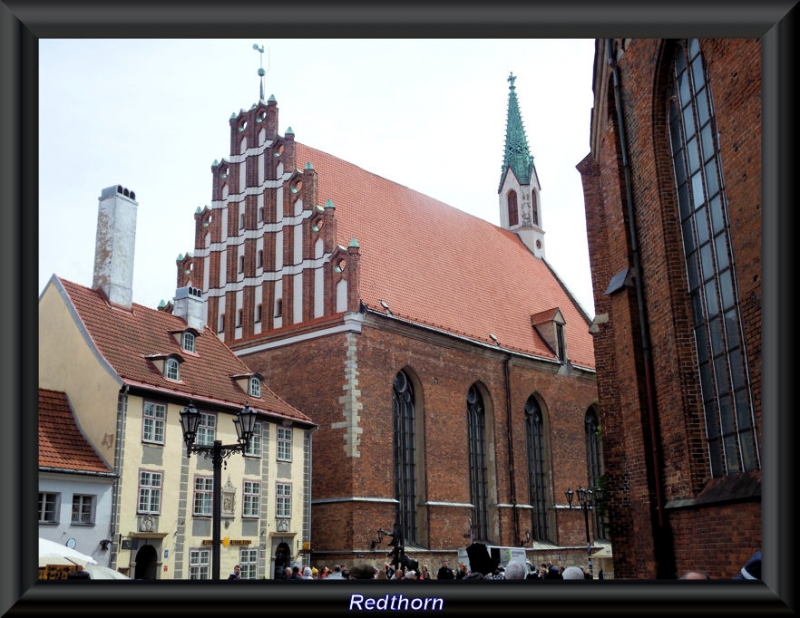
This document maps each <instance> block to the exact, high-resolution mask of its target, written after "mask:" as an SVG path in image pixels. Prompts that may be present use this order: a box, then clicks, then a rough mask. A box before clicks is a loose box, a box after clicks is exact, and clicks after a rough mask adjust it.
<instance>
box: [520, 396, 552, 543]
mask: <svg viewBox="0 0 800 618" xmlns="http://www.w3.org/2000/svg"><path fill="white" fill-rule="evenodd" d="M525 437H526V439H527V443H528V488H529V493H530V501H531V506H532V507H533V510H532V512H531V534H532V535H533V538H534V539H535V540H537V541H546V540H548V539H549V538H550V533H549V527H548V525H547V499H546V496H547V484H546V478H547V477H546V470H545V465H546V458H545V444H544V423H543V420H542V411H541V409H540V408H539V402H537V401H536V398H535V397H534V396H533V395H531V396H530V397H528V401H527V403H526V404H525Z"/></svg>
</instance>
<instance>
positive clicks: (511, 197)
mask: <svg viewBox="0 0 800 618" xmlns="http://www.w3.org/2000/svg"><path fill="white" fill-rule="evenodd" d="M518 224H519V207H518V206H517V192H516V191H509V192H508V227H513V226H515V225H518Z"/></svg>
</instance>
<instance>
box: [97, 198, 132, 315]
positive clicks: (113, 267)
mask: <svg viewBox="0 0 800 618" xmlns="http://www.w3.org/2000/svg"><path fill="white" fill-rule="evenodd" d="M99 199H100V203H99V204H98V208H97V240H96V242H95V249H94V280H93V282H92V288H93V289H95V290H97V289H101V290H103V292H104V293H105V295H106V296H107V297H108V300H109V301H110V302H112V303H114V304H116V305H121V306H123V307H127V308H129V309H130V307H131V304H132V302H133V254H134V249H135V248H136V210H137V208H138V206H139V204H138V203H137V202H136V195H135V194H134V193H133V191H128V189H125V188H124V187H122V186H121V185H115V186H113V187H107V188H106V189H103V191H102V192H101V193H100V198H99Z"/></svg>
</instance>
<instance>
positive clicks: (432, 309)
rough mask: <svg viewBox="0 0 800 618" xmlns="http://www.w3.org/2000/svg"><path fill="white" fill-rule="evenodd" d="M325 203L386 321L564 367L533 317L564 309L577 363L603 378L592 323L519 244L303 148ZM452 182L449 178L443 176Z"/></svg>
mask: <svg viewBox="0 0 800 618" xmlns="http://www.w3.org/2000/svg"><path fill="white" fill-rule="evenodd" d="M308 162H310V163H311V164H312V166H313V167H314V169H315V170H316V171H317V177H318V193H317V195H318V199H319V201H320V204H319V205H320V206H324V205H325V203H326V202H327V200H328V199H330V200H332V202H333V205H334V207H335V215H336V221H337V235H338V239H337V242H338V244H340V245H342V246H343V247H347V246H348V245H349V244H350V242H351V240H352V239H353V238H355V239H356V241H357V242H358V244H359V246H360V247H361V256H362V257H361V300H362V301H363V302H364V303H365V304H366V305H367V306H368V307H369V308H370V309H375V310H377V311H382V312H384V311H385V310H384V309H383V308H382V307H381V305H380V303H379V300H384V301H385V302H386V304H387V305H388V306H389V309H390V310H391V312H392V314H394V316H396V317H399V318H404V319H406V320H410V321H412V322H416V323H420V324H424V325H428V326H431V327H434V328H438V329H442V330H445V331H447V332H450V333H453V334H455V335H459V336H464V337H467V338H469V339H474V340H478V341H482V342H486V343H487V344H489V345H493V344H494V342H493V341H492V339H491V338H490V337H489V334H490V333H491V334H493V335H495V336H496V337H497V340H498V342H499V345H500V346H501V347H503V348H507V349H512V350H515V351H518V352H521V353H524V354H530V355H534V356H538V357H544V358H548V359H555V354H554V351H553V350H551V349H550V348H549V347H548V346H547V344H546V343H545V342H544V341H543V340H542V339H541V337H540V336H539V334H538V333H537V332H536V329H535V328H533V327H532V325H531V316H532V315H534V314H538V313H541V312H544V311H548V310H551V309H554V308H559V309H560V310H561V314H562V315H563V317H564V320H565V321H566V325H565V333H566V336H567V351H568V354H569V358H570V361H571V362H572V363H573V364H575V365H579V366H581V367H587V368H591V369H594V366H595V361H594V345H593V340H592V336H591V335H590V334H589V326H590V320H589V318H588V316H586V314H585V313H584V311H583V310H582V309H581V308H580V306H579V305H578V304H577V303H576V302H575V301H574V300H573V299H572V297H571V296H570V295H569V293H568V292H567V291H566V289H565V287H564V285H563V283H562V282H561V281H560V280H559V278H558V276H557V275H556V274H555V272H554V271H553V270H552V268H551V267H550V266H549V265H548V264H547V263H546V262H545V261H543V260H540V259H538V258H536V257H534V255H533V254H532V253H531V252H530V251H529V250H528V249H527V247H526V246H525V245H524V244H523V243H522V241H520V240H519V238H518V237H517V235H516V234H514V233H512V232H509V231H507V230H504V229H502V228H500V227H498V226H496V225H493V224H491V223H489V222H487V221H484V220H483V219H480V218H478V217H474V216H472V215H470V214H467V213H465V212H463V211H460V210H458V209H456V208H453V207H452V206H448V205H447V204H445V203H443V202H440V201H438V200H435V199H433V198H430V197H428V196H426V195H423V194H421V193H418V192H416V191H414V190H412V189H409V188H407V187H404V186H402V185H399V184H397V183H394V182H391V181H389V180H386V179H385V178H382V177H380V176H377V175H375V174H372V173H371V172H368V171H366V170H364V169H362V168H360V167H358V166H356V165H353V164H352V163H348V162H347V161H343V160H341V159H338V158H336V157H334V156H332V155H329V154H327V153H325V152H322V151H320V150H316V149H314V148H311V147H309V146H305V145H304V144H300V143H298V144H296V164H297V167H298V168H299V169H302V168H303V167H305V165H306V163H308ZM443 173H444V172H443Z"/></svg>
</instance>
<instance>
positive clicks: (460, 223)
mask: <svg viewBox="0 0 800 618" xmlns="http://www.w3.org/2000/svg"><path fill="white" fill-rule="evenodd" d="M515 79H516V77H514V76H513V75H512V76H511V77H509V83H510V89H509V96H508V118H507V130H506V139H505V153H504V156H503V159H502V171H501V174H500V178H499V187H498V207H499V209H500V221H501V224H500V226H497V225H493V224H491V223H489V222H487V221H485V220H483V219H480V218H477V217H475V216H472V215H469V214H466V213H464V212H462V211H460V210H458V209H457V208H454V207H453V206H451V205H448V204H444V203H442V202H440V201H438V200H436V199H433V198H431V197H428V196H426V195H423V194H421V193H419V192H417V191H414V190H413V189H410V188H407V187H404V186H401V185H399V184H397V183H395V182H392V181H391V180H388V179H386V178H382V177H380V176H377V175H375V174H373V173H371V172H369V171H368V170H366V169H362V168H360V167H358V166H356V165H354V164H352V163H349V162H347V161H344V160H342V159H339V158H337V157H336V156H334V155H332V154H329V153H327V152H323V151H321V150H318V149H315V148H314V147H313V146H310V145H306V144H304V143H302V142H300V141H297V139H296V138H295V133H294V131H293V130H292V129H291V128H287V129H286V130H285V132H283V133H281V132H280V131H279V126H280V125H279V117H278V104H277V101H276V99H275V97H274V96H270V97H269V98H267V99H265V97H264V85H263V73H262V83H261V93H260V96H259V100H258V102H257V103H255V104H254V105H252V107H251V108H250V109H247V110H241V111H240V112H239V113H234V114H233V115H232V116H231V118H230V120H229V124H230V144H229V147H230V154H229V155H228V156H227V157H225V158H223V159H221V160H218V161H215V162H214V163H213V165H212V166H211V175H212V179H213V181H212V186H213V189H212V194H211V196H210V205H208V206H206V207H204V208H199V209H198V210H197V212H196V213H195V215H194V219H195V246H194V249H193V251H192V252H191V253H188V254H186V255H181V256H179V258H178V260H177V271H178V277H177V283H178V287H184V286H190V287H192V288H197V289H198V290H200V292H201V294H202V297H203V299H204V300H205V302H206V309H207V324H208V325H209V327H210V328H211V329H212V330H213V331H214V332H216V333H217V335H218V336H219V338H221V339H222V340H223V341H224V342H225V344H226V345H227V346H228V347H230V349H231V350H233V351H234V353H235V354H236V355H238V356H239V357H240V358H241V359H242V360H243V361H244V362H245V363H246V364H247V365H248V367H250V369H251V370H252V371H256V372H258V373H259V374H260V375H262V376H264V379H265V382H266V383H267V384H269V386H270V388H271V389H272V390H274V391H275V393H276V394H277V395H278V396H279V397H281V398H282V399H284V400H285V401H286V402H288V403H289V404H290V405H291V406H293V407H295V408H296V409H299V410H302V411H303V412H304V414H306V415H308V416H309V417H310V418H311V419H312V420H313V422H314V423H315V424H316V425H318V426H319V429H318V431H316V433H315V434H314V436H313V443H314V446H313V453H314V457H313V464H312V469H311V487H312V495H311V521H312V524H311V536H310V546H309V547H307V548H303V551H306V552H308V556H307V557H304V558H302V560H303V561H304V562H311V564H315V565H320V566H322V565H328V566H332V565H333V564H337V563H345V564H354V563H355V562H356V561H363V560H367V561H369V562H372V563H374V564H378V565H381V564H383V562H384V561H386V560H387V558H386V555H387V553H388V551H389V550H390V549H391V548H390V547H389V546H388V541H389V537H385V536H384V532H382V531H392V530H394V525H395V523H397V524H398V525H399V526H400V530H401V531H402V534H403V538H404V544H405V551H406V553H407V554H408V555H409V556H410V557H412V558H415V559H418V560H420V562H427V563H429V564H430V565H431V566H433V565H437V566H438V564H439V562H440V561H441V560H442V559H445V558H447V559H449V560H450V561H451V564H452V563H455V560H456V557H457V550H458V548H460V547H465V546H468V545H470V544H471V543H472V542H481V543H485V544H487V545H500V546H516V547H521V546H524V547H526V548H527V551H528V555H529V557H530V558H531V559H532V560H538V556H541V557H542V558H543V559H544V557H551V558H552V559H553V561H554V562H555V561H558V562H559V563H561V564H570V563H576V564H580V565H583V566H585V565H586V560H587V545H586V533H585V527H584V517H583V514H582V512H581V510H580V509H579V508H576V505H575V504H573V505H570V504H569V503H568V502H567V498H566V493H565V492H566V491H567V490H568V489H573V490H576V489H577V488H578V487H579V486H583V487H590V486H596V485H598V484H600V483H602V461H601V444H600V435H601V432H600V431H599V427H598V417H597V390H596V378H595V355H594V347H593V339H592V335H591V334H590V332H589V328H590V325H591V318H590V317H589V316H588V315H587V314H586V312H585V310H584V309H583V308H582V307H581V306H580V305H579V303H578V302H577V301H576V299H575V297H574V296H573V295H572V294H571V293H570V291H569V290H568V289H567V287H566V286H565V285H564V283H563V281H562V280H561V279H560V278H559V276H558V274H557V273H556V272H555V271H554V269H553V267H552V266H551V265H550V263H548V261H547V257H546V251H545V230H546V228H545V225H544V221H545V219H546V217H545V215H546V206H545V202H544V200H543V198H542V188H541V186H540V182H539V178H538V176H537V173H536V167H535V165H534V161H533V156H532V154H531V150H530V148H529V144H528V140H527V137H526V134H525V130H524V126H523V123H522V117H521V113H520V109H519V102H518V100H517V94H516V90H515V85H514V81H515ZM498 137H499V136H498ZM464 164H466V161H465V162H464ZM432 170H434V168H433V167H432ZM438 173H443V172H438ZM592 520H593V523H592V530H593V532H592V542H593V544H594V543H595V541H597V540H598V539H599V540H600V542H601V543H602V542H603V540H604V539H605V532H604V528H603V526H602V525H600V526H599V527H598V526H597V524H602V523H603V522H602V521H601V520H600V518H599V517H598V518H595V517H594V515H593V517H592ZM593 547H594V548H597V547H599V545H597V544H594V545H593Z"/></svg>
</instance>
